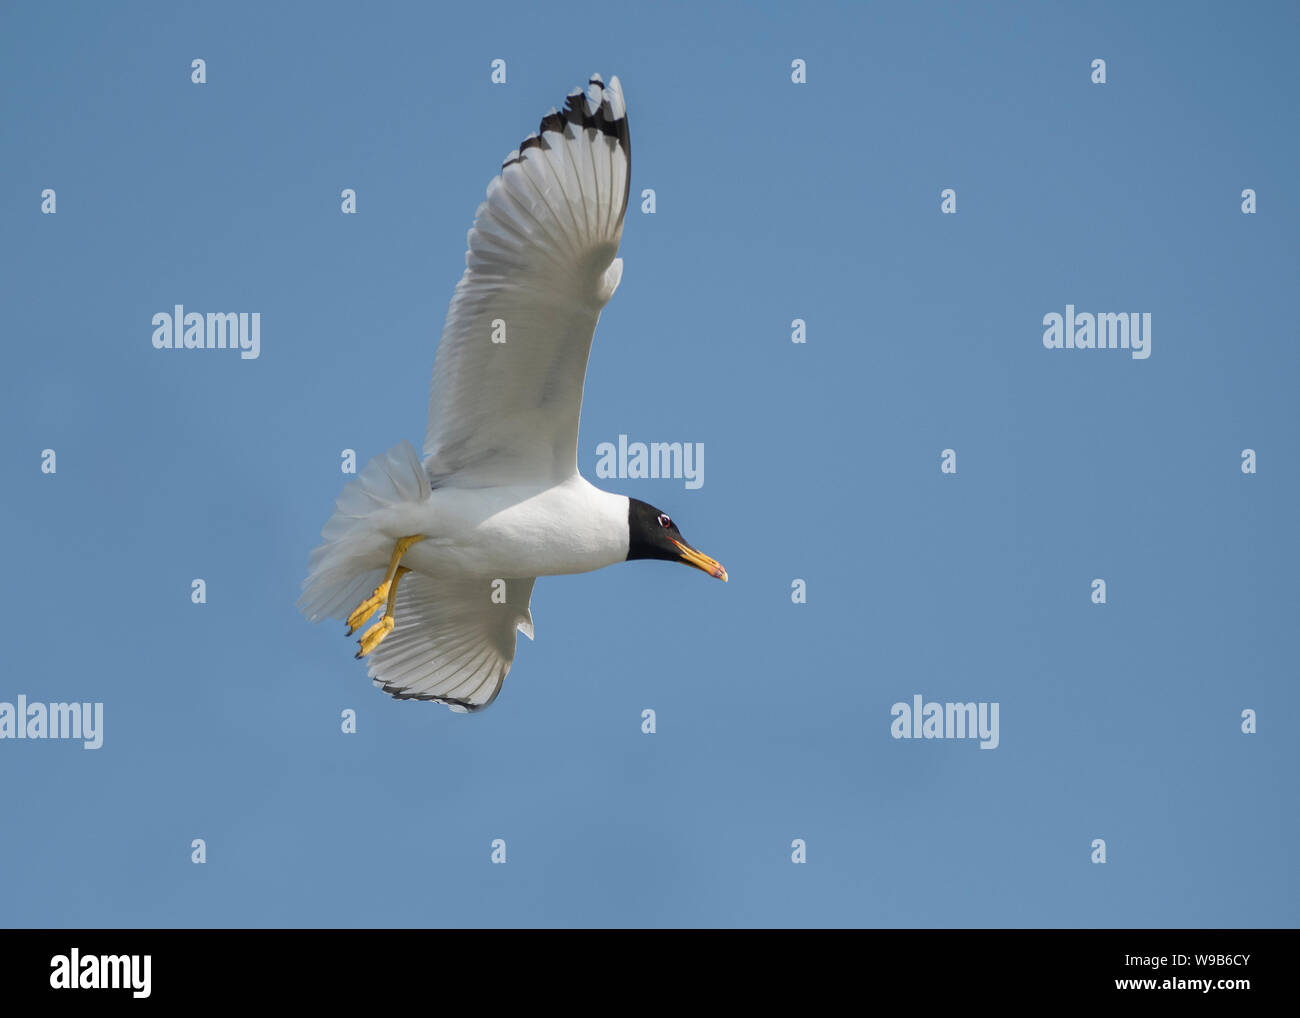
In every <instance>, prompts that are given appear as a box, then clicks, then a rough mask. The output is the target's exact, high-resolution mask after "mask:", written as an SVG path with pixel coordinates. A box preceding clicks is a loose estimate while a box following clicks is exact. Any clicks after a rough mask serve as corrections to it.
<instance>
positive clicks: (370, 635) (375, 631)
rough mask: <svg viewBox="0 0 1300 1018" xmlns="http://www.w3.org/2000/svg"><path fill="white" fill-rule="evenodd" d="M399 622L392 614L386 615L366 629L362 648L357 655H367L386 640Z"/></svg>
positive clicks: (362, 638)
mask: <svg viewBox="0 0 1300 1018" xmlns="http://www.w3.org/2000/svg"><path fill="white" fill-rule="evenodd" d="M396 624H397V621H396V619H394V618H393V616H391V615H385V616H384V617H383V618H382V619H380V620H379V621H378V622H376V623H375V624H374V625H373V626H371V627H370V628H369V629H367V630H366V631H365V633H363V634H362V636H361V640H360V643H361V649H360V650H359V651H357V657H359V658H361V657H365V656H366V655H367V654H369V653H370V652H371V651H372V650H374V649H375V648H376V647H378V646H379V645H380V644H381V643H383V642H384V637H385V636H387V635H388V634H389V633H391V632H392V631H393V627H394V626H395V625H396Z"/></svg>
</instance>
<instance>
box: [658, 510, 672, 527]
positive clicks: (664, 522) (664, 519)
mask: <svg viewBox="0 0 1300 1018" xmlns="http://www.w3.org/2000/svg"><path fill="white" fill-rule="evenodd" d="M672 525H673V521H672V520H670V519H669V518H668V514H667V513H660V514H659V526H661V527H663V528H664V529H665V530H667V529H668V528H669V527H671V526H672Z"/></svg>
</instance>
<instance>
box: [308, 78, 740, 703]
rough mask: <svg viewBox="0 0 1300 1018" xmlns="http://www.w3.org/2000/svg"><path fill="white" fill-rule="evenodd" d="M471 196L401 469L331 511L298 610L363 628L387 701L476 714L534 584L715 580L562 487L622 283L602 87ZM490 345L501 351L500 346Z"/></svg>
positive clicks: (571, 100)
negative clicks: (599, 332)
mask: <svg viewBox="0 0 1300 1018" xmlns="http://www.w3.org/2000/svg"><path fill="white" fill-rule="evenodd" d="M587 85H588V88H587V91H586V93H585V94H584V93H583V92H582V90H581V89H575V90H574V91H573V92H572V93H570V94H569V96H568V98H567V99H566V100H565V103H564V109H562V110H552V111H551V112H550V113H549V114H548V115H547V116H545V117H543V118H542V122H541V126H540V128H539V129H538V131H537V133H536V134H532V135H529V136H528V137H527V138H525V139H524V140H523V142H522V143H521V144H520V145H519V149H518V150H517V151H515V152H511V153H510V155H509V157H507V159H506V161H505V162H504V163H503V164H502V166H501V173H500V175H499V176H497V177H496V178H495V179H494V180H493V181H492V183H490V184H489V185H488V189H487V200H486V201H484V202H483V203H482V204H481V205H480V206H479V207H478V212H477V214H476V215H475V219H474V226H473V228H472V229H471V230H470V231H469V250H468V252H466V255H465V264H466V268H465V274H464V275H463V276H462V277H461V280H460V283H459V284H458V285H457V286H456V292H455V294H454V295H453V297H452V300H451V307H450V308H449V309H448V311H447V319H446V322H445V324H444V325H443V329H442V340H441V342H440V343H439V345H438V353H437V356H436V358H435V360H434V365H433V384H432V386H431V391H430V396H429V424H428V431H427V433H426V435H425V440H424V456H423V458H422V459H421V457H419V456H418V455H417V454H416V452H415V449H414V448H413V447H412V446H411V444H410V443H409V442H406V441H403V442H401V443H400V444H398V445H396V446H394V447H393V448H392V449H390V450H388V452H386V453H384V454H383V455H380V456H377V457H375V458H374V459H372V460H371V461H370V462H369V464H367V466H366V468H365V469H364V470H363V471H362V472H361V473H360V474H358V475H357V477H356V478H354V479H353V480H352V481H351V482H350V483H349V484H348V485H347V486H346V487H345V488H344V489H343V492H342V493H341V494H340V495H339V497H338V500H337V501H336V502H335V506H334V515H333V516H331V517H330V519H329V521H328V522H327V523H326V524H325V527H324V529H323V530H322V531H321V536H322V537H323V538H324V541H323V543H322V544H321V545H320V546H319V547H317V548H316V550H315V551H313V552H312V555H311V561H310V566H309V571H308V576H307V579H306V580H305V581H304V582H303V593H302V597H301V598H300V599H299V602H298V605H299V607H300V608H301V609H302V612H303V614H305V615H306V616H307V617H308V618H309V619H310V620H311V621H313V622H317V621H319V620H321V619H323V618H339V619H346V621H347V625H348V634H349V635H351V634H352V633H353V632H354V631H356V630H359V629H360V628H361V627H362V626H364V625H365V624H366V623H367V622H368V621H369V620H370V619H371V618H372V617H373V616H374V614H375V613H376V612H378V611H380V609H382V610H383V614H382V615H381V616H380V618H379V620H378V621H377V622H375V623H374V624H373V625H371V626H370V627H369V628H367V629H366V630H365V632H364V633H362V635H361V637H360V640H359V642H360V645H361V648H360V650H359V651H358V652H357V657H364V658H367V660H368V663H369V675H370V678H371V679H373V680H374V683H375V685H377V686H379V687H380V688H381V689H383V690H384V692H386V693H390V694H392V695H393V696H394V697H396V698H398V699H404V700H409V699H414V700H432V701H434V702H435V703H442V704H446V705H447V706H449V707H450V708H451V709H452V710H454V711H459V712H462V713H463V712H469V711H477V710H482V709H483V708H484V707H486V706H488V704H490V703H491V702H492V701H493V700H495V699H496V696H497V693H499V692H500V690H501V684H502V682H503V681H504V680H505V677H506V673H507V672H508V671H509V670H510V664H511V662H512V661H513V660H514V656H515V639H516V637H515V633H516V631H519V632H522V633H524V634H525V635H526V636H528V638H529V639H532V636H533V620H532V614H531V612H530V611H529V606H530V602H531V599H532V591H533V583H534V582H535V581H536V578H537V577H538V576H550V575H558V574H563V573H582V572H588V571H590V570H593V569H600V568H602V567H603V566H608V565H613V564H614V563H615V562H623V561H630V560H633V559H664V560H667V561H670V562H681V563H684V564H686V565H690V566H694V567H695V568H697V569H702V570H703V571H704V572H706V573H708V574H709V575H710V576H714V577H717V578H718V579H720V580H724V581H725V580H726V579H727V571H726V570H725V569H723V568H722V566H721V565H720V564H719V563H718V562H716V561H715V560H714V559H711V558H709V556H707V555H705V554H703V553H702V552H700V551H697V550H696V549H695V548H693V547H691V546H690V545H689V544H687V543H686V539H685V538H683V537H682V534H681V531H679V530H678V529H677V525H676V524H675V523H674V522H673V521H672V519H670V518H669V516H668V514H667V513H664V512H662V511H660V510H659V509H656V508H655V507H654V506H651V505H648V504H647V503H645V502H642V501H641V500H640V499H635V498H629V497H628V496H626V495H616V494H613V493H611V492H607V491H602V490H600V489H599V488H596V487H594V486H593V485H591V484H589V483H588V482H587V481H586V480H585V479H584V478H583V477H582V475H581V474H579V473H578V416H579V412H580V411H581V409H582V388H583V381H584V379H585V376H586V373H587V356H588V354H589V353H590V351H591V340H592V336H593V334H594V332H595V329H596V322H597V320H598V319H599V318H600V312H601V309H602V308H603V307H604V306H605V304H606V303H607V302H608V301H609V298H610V297H611V296H612V295H613V293H614V290H615V289H617V287H618V284H619V280H620V279H621V278H622V275H623V260H622V259H621V258H616V257H615V255H616V254H617V253H618V243H619V239H620V238H621V237H622V235H623V219H624V215H625V213H626V212H627V200H628V181H629V173H630V166H631V163H630V159H631V145H630V142H629V136H628V127H627V110H626V107H625V106H624V103H623V90H622V88H621V87H620V86H619V82H618V78H611V79H610V82H609V85H608V86H607V85H605V83H604V82H603V81H602V80H601V78H600V76H599V75H593V76H592V77H591V79H590V80H589V81H588V83H587ZM501 339H504V342H501V341H500V340H501Z"/></svg>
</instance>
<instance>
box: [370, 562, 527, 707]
mask: <svg viewBox="0 0 1300 1018" xmlns="http://www.w3.org/2000/svg"><path fill="white" fill-rule="evenodd" d="M501 582H504V584H505V589H504V591H498V590H497V589H494V584H497V583H501ZM533 582H534V578H533V577H526V578H523V579H514V580H505V581H497V580H491V579H486V578H484V579H481V580H480V579H473V580H467V579H446V578H444V579H438V580H435V579H432V578H430V577H428V576H425V575H423V574H422V573H411V574H409V575H408V576H406V577H404V578H403V579H402V581H401V583H400V584H399V585H398V588H397V603H396V604H395V605H394V606H393V607H394V613H395V615H396V620H397V625H396V626H395V627H394V629H393V631H392V632H391V633H390V634H389V635H388V636H387V638H385V640H384V642H383V643H381V644H380V645H379V646H378V647H376V648H375V650H374V651H373V652H372V653H371V655H370V659H369V660H370V670H369V675H370V678H371V680H372V681H373V682H374V684H375V685H376V686H378V687H379V688H380V689H382V690H383V691H384V692H385V693H389V694H391V695H392V696H394V697H395V698H396V699H398V700H433V701H434V702H435V703H444V704H446V705H447V706H448V707H450V708H451V709H452V710H454V711H457V712H460V713H466V712H468V711H478V710H482V709H483V708H484V707H486V706H487V705H488V704H490V703H491V702H492V701H493V700H495V699H496V697H497V693H498V692H500V690H501V683H502V682H504V681H505V677H506V673H507V672H508V671H510V663H511V662H512V661H514V659H515V632H516V630H518V631H519V632H521V633H523V634H524V635H525V636H527V637H528V638H529V639H530V640H531V639H532V638H533V616H532V613H531V612H530V610H529V602H530V601H531V600H532V596H533ZM502 593H503V594H504V597H502V596H500V594H502ZM494 594H496V595H497V596H494Z"/></svg>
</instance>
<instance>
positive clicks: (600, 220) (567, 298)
mask: <svg viewBox="0 0 1300 1018" xmlns="http://www.w3.org/2000/svg"><path fill="white" fill-rule="evenodd" d="M630 157H631V145H630V142H629V137H628V129H627V111H626V109H625V107H624V105H623V91H622V89H621V88H620V86H619V83H618V78H611V79H610V82H609V85H608V86H606V85H604V84H603V83H602V81H601V79H600V77H599V76H598V75H593V76H592V78H591V80H590V81H589V82H588V90H587V93H586V95H584V94H583V93H582V91H581V90H575V91H573V92H572V93H570V95H569V97H568V99H566V100H565V105H564V109H563V110H560V111H553V112H551V113H550V114H549V115H547V116H546V117H544V118H543V119H542V123H541V127H540V129H539V131H538V133H537V134H533V135H530V136H529V137H527V138H526V139H524V141H523V142H522V143H521V144H520V146H519V149H518V151H516V152H512V153H511V154H510V156H509V158H507V159H506V161H505V163H504V164H503V165H502V167H501V175H500V176H498V177H497V178H495V179H494V180H493V181H492V183H491V184H489V185H488V189H487V200H486V201H485V202H483V204H482V205H480V206H479V208H478V213H477V215H476V217H475V220H474V226H473V228H472V229H471V230H470V231H469V251H468V252H466V255H465V263H466V268H465V275H464V276H462V277H461V280H460V283H459V284H457V286H456V293H455V295H454V296H453V297H452V301H451V307H450V308H449V309H448V311H447V321H446V324H445V325H444V326H443V330H442V341H441V343H440V344H439V347H438V355H437V358H436V360H435V362H434V366H433V385H432V389H431V392H430V396H429V430H428V434H427V436H426V438H425V441H424V455H425V468H426V469H427V470H428V472H429V474H430V476H431V477H433V478H435V480H438V481H440V482H441V483H451V484H457V485H461V486H465V487H479V486H486V485H492V484H500V483H507V482H517V481H520V480H525V479H537V480H545V481H561V480H563V479H564V478H566V477H569V476H570V475H572V474H573V473H575V472H576V471H577V457H578V415H579V412H580V411H581V409H582V385H583V380H584V378H585V376H586V373H587V355H588V353H589V352H590V351H591V338H592V334H593V333H594V332H595V329H596V320H597V319H598V318H599V317H600V311H601V309H602V308H603V307H604V306H605V304H606V302H607V301H608V300H609V298H610V296H611V295H612V294H613V292H614V289H615V287H617V286H618V281H619V278H620V277H621V276H622V272H623V262H622V260H621V259H616V258H615V257H614V256H615V254H617V252H618V242H619V239H620V238H621V237H622V234H623V216H624V213H625V212H626V211H627V196H628V177H629V169H630ZM448 475H454V476H448Z"/></svg>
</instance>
